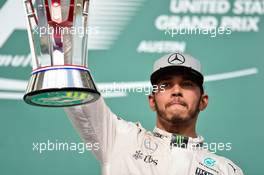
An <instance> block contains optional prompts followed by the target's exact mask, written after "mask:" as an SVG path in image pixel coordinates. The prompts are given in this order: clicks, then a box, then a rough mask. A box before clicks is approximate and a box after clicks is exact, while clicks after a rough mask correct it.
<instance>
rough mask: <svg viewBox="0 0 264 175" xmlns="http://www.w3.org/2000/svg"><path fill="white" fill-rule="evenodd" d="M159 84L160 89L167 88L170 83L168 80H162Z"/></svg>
mask: <svg viewBox="0 0 264 175" xmlns="http://www.w3.org/2000/svg"><path fill="white" fill-rule="evenodd" d="M159 86H160V88H161V89H167V88H169V87H170V86H171V83H170V82H168V81H164V82H161V83H160V85H159Z"/></svg>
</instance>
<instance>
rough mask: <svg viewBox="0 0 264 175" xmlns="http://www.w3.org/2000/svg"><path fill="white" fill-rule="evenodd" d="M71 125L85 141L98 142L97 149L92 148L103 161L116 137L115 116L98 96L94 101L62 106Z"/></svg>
mask: <svg viewBox="0 0 264 175" xmlns="http://www.w3.org/2000/svg"><path fill="white" fill-rule="evenodd" d="M64 110H65V111H66V113H67V115H68V117H69V119H70V120H71V122H72V124H73V126H74V127H75V129H76V130H77V132H78V133H79V135H80V136H81V138H82V139H83V140H84V141H85V142H86V143H93V144H95V143H98V144H99V147H100V148H99V150H92V151H93V153H94V154H95V156H96V157H97V159H98V160H99V161H100V162H101V163H104V161H106V160H107V159H108V158H107V156H108V152H109V151H111V150H112V147H113V143H114V141H115V137H116V123H117V116H116V115H115V114H113V113H112V112H111V110H110V109H109V108H108V106H107V105H106V104H105V102H104V99H103V98H102V97H100V98H99V99H98V100H97V101H96V102H93V103H89V104H85V105H80V106H74V107H67V108H64Z"/></svg>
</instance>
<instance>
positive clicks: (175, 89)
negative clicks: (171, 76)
mask: <svg viewBox="0 0 264 175" xmlns="http://www.w3.org/2000/svg"><path fill="white" fill-rule="evenodd" d="M171 96H172V97H182V91H181V87H180V86H179V85H178V84H174V86H173V88H172V92H171Z"/></svg>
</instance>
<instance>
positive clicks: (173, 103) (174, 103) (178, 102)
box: [167, 98, 187, 107]
mask: <svg viewBox="0 0 264 175" xmlns="http://www.w3.org/2000/svg"><path fill="white" fill-rule="evenodd" d="M171 106H181V107H187V104H186V103H185V102H184V101H183V100H180V99H178V98H177V99H173V100H172V101H171V102H169V103H168V105H167V107H171Z"/></svg>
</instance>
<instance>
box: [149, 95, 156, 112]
mask: <svg viewBox="0 0 264 175" xmlns="http://www.w3.org/2000/svg"><path fill="white" fill-rule="evenodd" d="M148 101H149V107H150V108H151V110H152V111H156V107H155V97H154V94H153V93H152V94H150V95H149V96H148Z"/></svg>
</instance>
